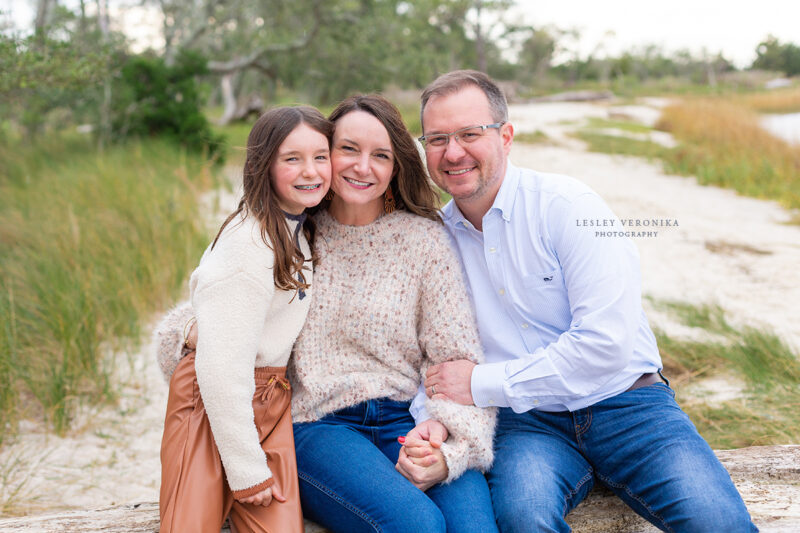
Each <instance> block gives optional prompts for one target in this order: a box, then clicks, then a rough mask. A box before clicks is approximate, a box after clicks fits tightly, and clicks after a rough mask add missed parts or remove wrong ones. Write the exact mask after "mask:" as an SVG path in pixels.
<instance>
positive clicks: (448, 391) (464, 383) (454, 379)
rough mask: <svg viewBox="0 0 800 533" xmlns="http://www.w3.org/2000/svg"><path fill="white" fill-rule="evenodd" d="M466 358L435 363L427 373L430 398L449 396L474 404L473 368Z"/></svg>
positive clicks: (426, 390) (427, 391)
mask: <svg viewBox="0 0 800 533" xmlns="http://www.w3.org/2000/svg"><path fill="white" fill-rule="evenodd" d="M475 366H476V365H475V363H473V362H472V361H467V360H466V359H459V360H458V361H448V362H447V363H442V364H440V365H434V366H432V367H430V368H429V369H428V372H427V373H426V375H425V393H426V394H427V395H428V397H430V398H434V399H435V398H447V399H450V400H453V401H454V402H456V403H460V404H462V405H473V404H474V403H475V402H474V401H473V399H472V369H473V368H475Z"/></svg>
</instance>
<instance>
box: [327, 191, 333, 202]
mask: <svg viewBox="0 0 800 533" xmlns="http://www.w3.org/2000/svg"><path fill="white" fill-rule="evenodd" d="M325 199H326V200H328V201H329V202H330V201H331V200H333V189H328V192H327V193H326V194H325Z"/></svg>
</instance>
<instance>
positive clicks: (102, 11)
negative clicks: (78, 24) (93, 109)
mask: <svg viewBox="0 0 800 533" xmlns="http://www.w3.org/2000/svg"><path fill="white" fill-rule="evenodd" d="M97 22H98V25H99V26H100V34H101V35H102V37H101V42H102V45H103V46H107V45H108V43H109V37H108V32H109V30H108V25H109V24H108V22H109V21H108V0H97ZM110 140H111V74H110V73H108V72H107V73H106V76H105V80H103V101H102V103H101V104H100V134H99V135H98V136H97V143H98V148H99V149H100V150H102V149H103V148H104V147H105V146H106V145H107V144H108V143H109V141H110Z"/></svg>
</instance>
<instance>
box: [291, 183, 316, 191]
mask: <svg viewBox="0 0 800 533" xmlns="http://www.w3.org/2000/svg"><path fill="white" fill-rule="evenodd" d="M319 187H320V185H319V183H317V184H316V185H295V186H294V188H295V189H300V190H301V191H312V190H314V189H319Z"/></svg>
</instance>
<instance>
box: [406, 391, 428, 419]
mask: <svg viewBox="0 0 800 533" xmlns="http://www.w3.org/2000/svg"><path fill="white" fill-rule="evenodd" d="M427 399H428V397H427V396H426V395H425V386H424V385H422V384H421V383H420V385H419V389H418V390H417V394H416V396H414V399H413V400H412V401H411V405H410V406H409V407H408V412H409V413H410V414H411V416H412V417H414V423H415V424H416V425H417V426H418V425H420V424H422V423H423V422H425V421H426V420H429V419H430V418H431V415H430V414H429V413H428V410H427V409H426V408H425V402H426V400H427Z"/></svg>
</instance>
